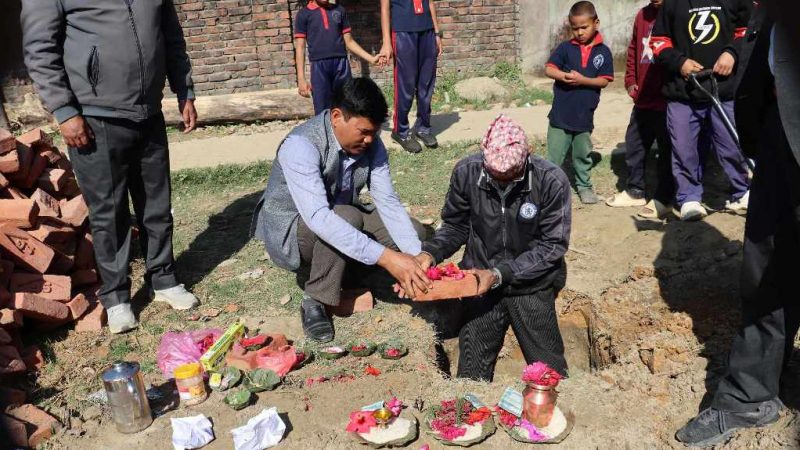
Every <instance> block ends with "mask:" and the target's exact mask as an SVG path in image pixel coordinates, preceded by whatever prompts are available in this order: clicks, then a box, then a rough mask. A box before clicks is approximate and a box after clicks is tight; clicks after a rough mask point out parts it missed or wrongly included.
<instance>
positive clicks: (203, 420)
mask: <svg viewBox="0 0 800 450" xmlns="http://www.w3.org/2000/svg"><path fill="white" fill-rule="evenodd" d="M170 421H171V422H172V446H173V447H174V448H175V450H187V449H190V448H200V447H203V446H204V445H206V444H208V443H209V442H211V441H213V440H214V430H213V425H211V421H210V420H208V418H207V417H206V416H205V415H203V414H200V415H198V416H192V417H182V418H179V419H170Z"/></svg>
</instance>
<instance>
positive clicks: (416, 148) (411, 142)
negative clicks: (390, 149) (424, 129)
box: [392, 133, 422, 153]
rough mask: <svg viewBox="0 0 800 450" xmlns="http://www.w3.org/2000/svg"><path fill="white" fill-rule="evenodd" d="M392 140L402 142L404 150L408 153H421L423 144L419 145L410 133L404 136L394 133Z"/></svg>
mask: <svg viewBox="0 0 800 450" xmlns="http://www.w3.org/2000/svg"><path fill="white" fill-rule="evenodd" d="M392 140H393V141H395V142H397V143H398V144H400V146H401V147H403V150H405V151H407V152H408V153H419V152H421V151H422V146H421V145H419V142H417V140H416V139H414V136H412V135H411V134H410V133H409V135H408V136H406V137H402V136H400V135H399V134H397V133H392Z"/></svg>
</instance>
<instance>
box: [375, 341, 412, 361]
mask: <svg viewBox="0 0 800 450" xmlns="http://www.w3.org/2000/svg"><path fill="white" fill-rule="evenodd" d="M379 351H380V353H381V358H383V359H400V358H402V357H403V356H406V355H407V354H408V347H406V346H405V345H404V344H402V343H400V342H393V341H390V342H386V343H384V344H381V346H380V347H379Z"/></svg>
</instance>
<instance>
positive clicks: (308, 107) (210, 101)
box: [162, 89, 314, 126]
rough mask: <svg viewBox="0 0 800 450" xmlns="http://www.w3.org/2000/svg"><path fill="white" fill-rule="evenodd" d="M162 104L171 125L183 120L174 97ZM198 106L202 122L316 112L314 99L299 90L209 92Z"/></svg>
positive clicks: (303, 115)
mask: <svg viewBox="0 0 800 450" xmlns="http://www.w3.org/2000/svg"><path fill="white" fill-rule="evenodd" d="M162 106H163V107H162V110H163V111H164V120H165V121H166V123H167V125H173V126H177V125H179V124H182V123H183V120H182V119H181V116H180V114H179V113H178V108H176V107H175V99H174V98H166V99H164V102H163V103H162ZM195 108H197V116H198V125H213V124H220V123H231V122H256V121H261V120H265V121H266V120H293V119H305V118H308V117H311V116H313V115H314V106H313V104H312V103H311V100H310V99H307V98H304V97H301V96H300V95H298V94H297V90H296V89H279V90H273V91H260V92H247V93H241V94H225V95H207V96H203V97H200V98H198V99H197V100H196V101H195Z"/></svg>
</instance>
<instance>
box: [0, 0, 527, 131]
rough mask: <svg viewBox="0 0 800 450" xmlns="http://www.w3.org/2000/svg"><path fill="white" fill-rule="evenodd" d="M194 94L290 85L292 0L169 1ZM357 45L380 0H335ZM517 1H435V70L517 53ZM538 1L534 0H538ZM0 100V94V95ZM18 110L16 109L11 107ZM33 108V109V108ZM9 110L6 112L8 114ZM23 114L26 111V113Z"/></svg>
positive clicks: (10, 45) (11, 37)
mask: <svg viewBox="0 0 800 450" xmlns="http://www.w3.org/2000/svg"><path fill="white" fill-rule="evenodd" d="M173 1H174V3H175V8H176V10H177V11H178V15H179V17H180V20H181V23H182V25H183V31H184V34H185V36H186V41H187V46H188V50H189V54H190V57H191V59H192V64H193V66H194V80H195V84H196V90H197V92H198V93H205V94H225V93H232V92H247V91H254V90H271V89H285V88H294V87H296V85H297V84H296V77H295V71H294V46H293V43H292V36H293V30H292V23H293V19H294V16H295V14H296V12H297V0H173ZM339 1H340V3H341V4H342V5H343V6H344V7H345V8H346V9H347V11H348V15H349V18H350V22H351V24H352V27H353V36H354V38H355V39H356V40H357V41H358V42H359V43H360V44H361V46H362V47H364V49H366V50H367V51H369V52H373V53H377V52H378V50H380V46H381V30H380V2H379V0H339ZM521 1H524V0H436V7H437V11H438V14H439V21H440V24H441V28H442V31H443V32H444V55H443V56H442V58H441V59H440V60H439V72H440V73H441V72H442V71H448V72H449V71H458V72H465V73H470V72H476V71H478V70H481V69H488V68H491V67H492V66H493V65H494V64H496V63H497V62H499V61H509V62H516V61H519V55H520V43H519V42H520V33H519V30H518V28H519V27H518V24H519V23H520V21H519V3H520V2H521ZM537 1H538V0H537ZM19 12H20V0H3V1H0V38H2V39H0V42H2V43H3V45H0V88H2V89H1V90H0V93H1V94H4V96H5V103H6V109H7V110H8V111H9V114H10V115H14V116H15V117H16V118H17V119H18V120H20V121H22V122H31V123H35V122H37V119H36V117H39V119H38V120H39V121H41V120H43V119H42V117H46V115H44V116H42V114H44V111H43V110H42V109H41V106H39V105H38V100H37V99H36V95H35V94H34V92H33V87H32V85H31V82H30V79H28V77H27V73H26V70H25V66H24V64H23V62H22V49H21V30H20V29H19ZM352 64H353V73H354V74H356V75H366V76H370V77H372V78H374V79H375V80H377V81H378V83H380V84H383V85H386V84H390V83H391V76H392V70H391V68H385V69H378V68H376V67H370V66H369V65H368V64H366V63H365V62H364V61H361V60H360V59H359V58H355V57H354V58H352ZM0 100H2V96H0ZM20 108H22V109H21V110H24V111H25V112H19V111H17V109H20ZM37 111H38V112H37ZM12 113H13V114H12ZM28 116H30V117H28Z"/></svg>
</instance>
